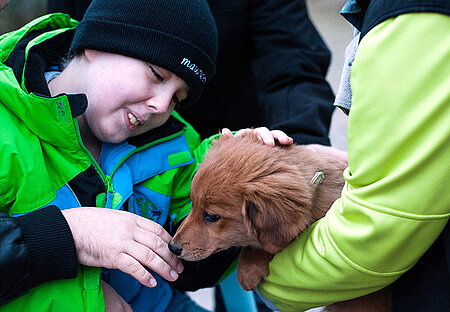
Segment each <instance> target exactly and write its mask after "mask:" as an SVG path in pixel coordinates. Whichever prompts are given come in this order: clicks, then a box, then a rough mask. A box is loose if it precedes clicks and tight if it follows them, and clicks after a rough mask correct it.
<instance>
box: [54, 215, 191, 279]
mask: <svg viewBox="0 0 450 312" xmlns="http://www.w3.org/2000/svg"><path fill="white" fill-rule="evenodd" d="M61 212H62V214H63V215H64V217H65V218H66V220H67V223H68V224H69V227H70V230H71V231H72V236H73V239H74V241H75V246H76V249H77V255H78V261H79V262H80V263H81V264H84V265H87V266H94V267H105V268H109V269H119V270H121V271H123V272H125V273H128V274H130V275H132V276H133V277H134V278H136V279H137V280H138V281H139V282H141V283H142V284H143V285H145V286H148V287H155V286H156V280H155V279H154V278H153V276H152V275H151V274H150V273H149V272H148V270H146V269H145V268H144V266H145V267H148V268H149V269H151V270H153V271H155V272H156V273H158V274H159V275H161V276H162V277H163V278H165V279H166V280H168V281H174V280H176V279H177V278H178V274H179V273H181V272H182V271H183V265H182V264H181V261H180V259H178V257H176V256H175V255H174V254H173V253H171V252H170V251H169V248H168V243H169V241H170V240H171V236H170V235H169V233H167V232H166V231H165V230H164V229H163V227H162V226H160V225H159V224H157V223H155V222H153V221H151V220H148V219H145V218H143V217H140V216H137V215H135V214H132V213H129V212H125V211H118V210H112V209H105V208H96V207H80V208H73V209H65V210H62V211H61Z"/></svg>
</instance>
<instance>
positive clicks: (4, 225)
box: [0, 206, 78, 305]
mask: <svg viewBox="0 0 450 312" xmlns="http://www.w3.org/2000/svg"><path fill="white" fill-rule="evenodd" d="M77 264H78V260H77V254H76V249H75V244H74V242H73V238H72V234H71V232H70V228H69V225H68V224H67V222H66V219H65V218H64V216H63V215H62V213H61V211H60V210H59V209H58V208H57V207H55V206H49V207H46V208H42V209H40V210H37V211H34V212H31V213H29V214H26V215H24V216H20V217H16V218H12V217H10V216H9V215H7V214H5V213H0V305H4V304H6V303H8V302H10V301H12V300H14V299H16V298H18V297H20V296H22V295H24V294H26V293H27V292H28V291H29V290H30V289H31V288H32V287H35V286H38V285H40V284H42V283H44V282H47V281H51V280H57V279H65V278H74V277H76V276H77Z"/></svg>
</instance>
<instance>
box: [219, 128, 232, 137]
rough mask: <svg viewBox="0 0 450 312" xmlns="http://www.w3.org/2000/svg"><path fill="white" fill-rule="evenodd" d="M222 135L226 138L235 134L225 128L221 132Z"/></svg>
mask: <svg viewBox="0 0 450 312" xmlns="http://www.w3.org/2000/svg"><path fill="white" fill-rule="evenodd" d="M220 134H221V135H223V136H226V137H232V136H233V133H232V132H231V130H230V129H228V128H223V129H222V131H220Z"/></svg>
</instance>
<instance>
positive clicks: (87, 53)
mask: <svg viewBox="0 0 450 312" xmlns="http://www.w3.org/2000/svg"><path fill="white" fill-rule="evenodd" d="M98 53H99V51H97V50H91V49H85V50H84V56H85V57H86V59H87V60H88V62H92V61H93V60H94V59H95V58H96V57H97V55H98Z"/></svg>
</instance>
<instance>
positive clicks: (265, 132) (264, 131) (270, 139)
mask: <svg viewBox="0 0 450 312" xmlns="http://www.w3.org/2000/svg"><path fill="white" fill-rule="evenodd" d="M254 131H255V132H256V133H257V134H258V137H259V138H260V140H261V141H262V142H263V143H264V145H269V146H275V138H274V136H273V135H272V131H270V130H269V129H268V128H266V127H259V128H256V129H255V130H254Z"/></svg>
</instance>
